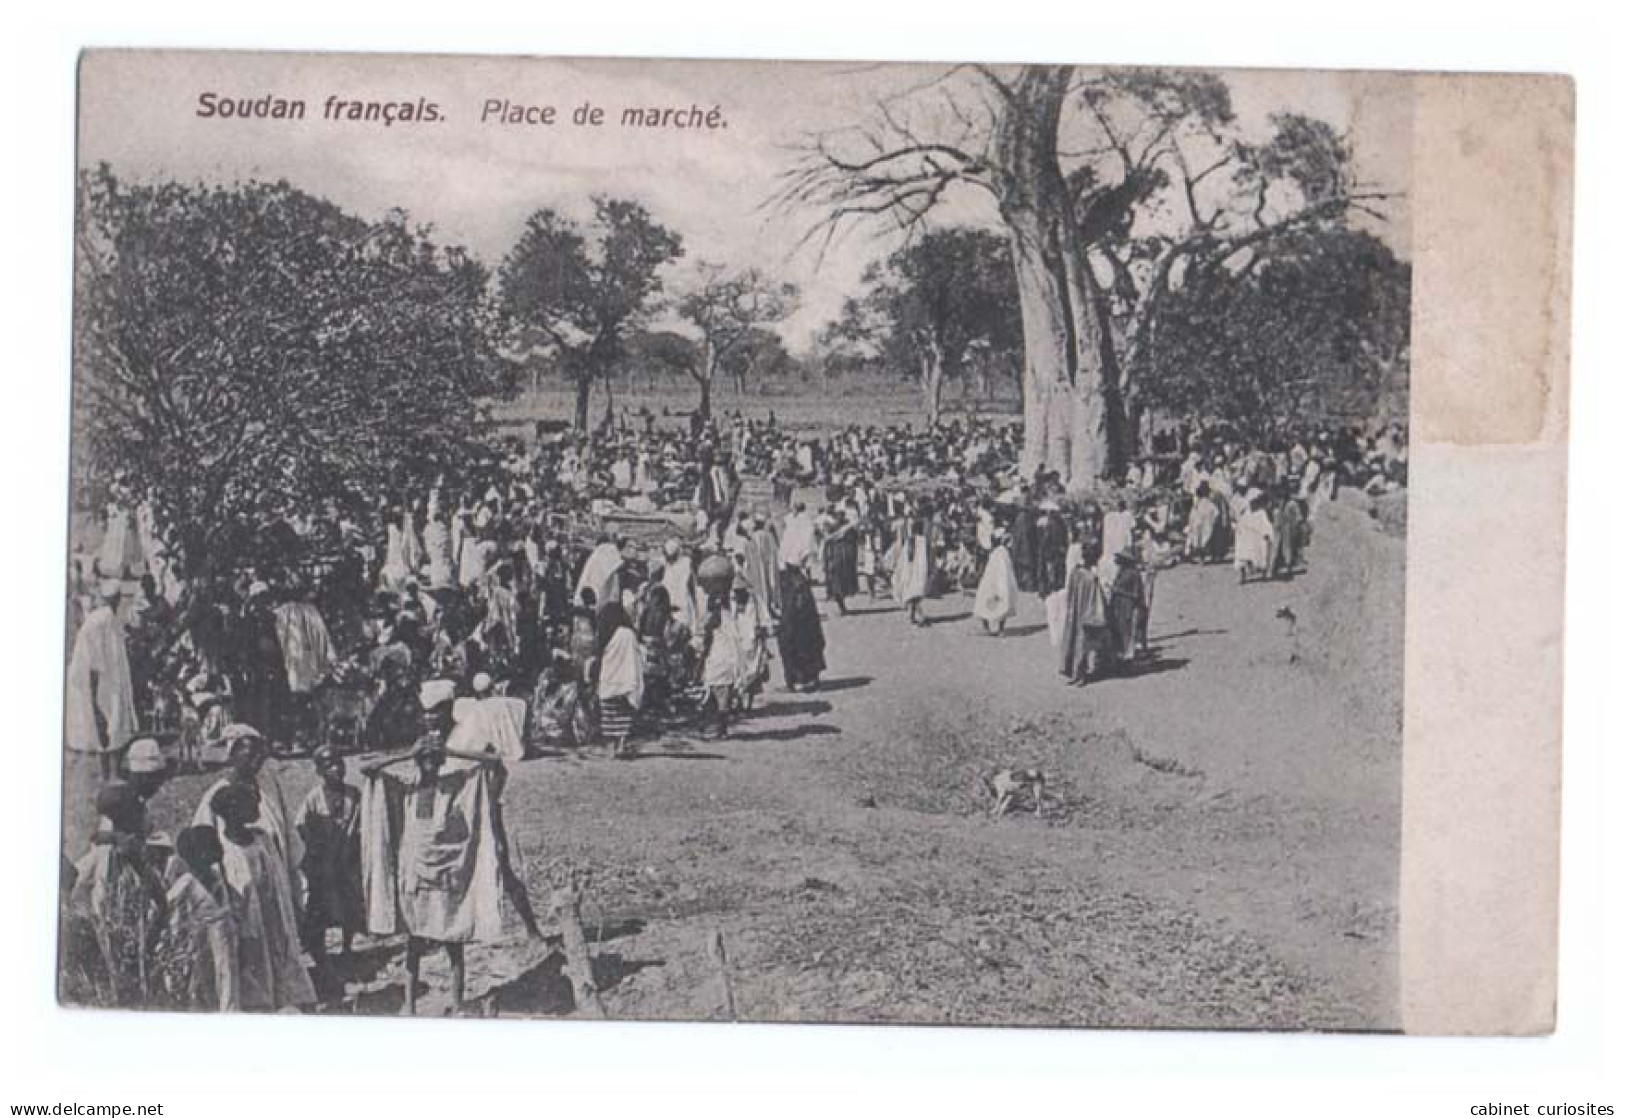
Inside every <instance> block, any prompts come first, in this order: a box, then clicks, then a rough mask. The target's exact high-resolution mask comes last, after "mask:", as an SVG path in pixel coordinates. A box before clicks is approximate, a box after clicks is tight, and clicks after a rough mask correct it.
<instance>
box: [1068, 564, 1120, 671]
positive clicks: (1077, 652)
mask: <svg viewBox="0 0 1625 1118" xmlns="http://www.w3.org/2000/svg"><path fill="white" fill-rule="evenodd" d="M1110 646H1111V632H1110V629H1109V627H1108V617H1107V612H1106V594H1105V591H1104V589H1103V588H1102V587H1101V585H1100V577H1099V576H1098V575H1097V574H1096V573H1095V570H1094V568H1093V567H1092V566H1086V565H1084V564H1078V565H1077V566H1074V567H1073V568H1072V569H1071V571H1069V572H1068V574H1067V583H1066V623H1065V625H1064V627H1063V628H1062V630H1061V664H1060V668H1061V674H1062V675H1063V676H1065V677H1066V680H1067V682H1068V683H1073V684H1082V683H1085V682H1087V681H1088V680H1089V678H1090V677H1091V676H1097V675H1098V674H1099V672H1100V665H1101V659H1102V657H1103V656H1104V655H1106V654H1107V652H1108V651H1109V649H1110Z"/></svg>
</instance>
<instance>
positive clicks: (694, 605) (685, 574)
mask: <svg viewBox="0 0 1625 1118" xmlns="http://www.w3.org/2000/svg"><path fill="white" fill-rule="evenodd" d="M660 584H661V585H662V586H664V587H665V588H666V594H667V596H668V597H669V598H670V599H671V609H672V616H674V617H675V618H676V619H677V620H678V621H680V622H682V624H683V627H684V628H686V629H687V630H688V631H689V632H691V633H692V632H693V631H694V625H695V622H696V621H698V620H699V600H698V598H697V597H696V595H695V592H694V564H693V562H692V560H690V559H689V557H688V556H687V555H679V556H678V557H677V558H675V559H673V560H672V561H671V562H670V563H668V564H666V569H665V571H664V572H663V573H662V574H661V576H660Z"/></svg>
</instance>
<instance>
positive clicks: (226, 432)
mask: <svg viewBox="0 0 1625 1118" xmlns="http://www.w3.org/2000/svg"><path fill="white" fill-rule="evenodd" d="M78 189H79V222H78V226H77V236H76V252H75V285H76V289H77V291H76V298H75V300H74V342H75V344H74V381H75V421H76V424H77V428H76V438H75V442H76V463H75V470H76V478H75V491H76V492H79V493H83V494H88V495H91V496H92V497H94V496H97V495H100V494H102V493H105V492H106V491H107V489H108V487H109V486H110V485H114V484H116V487H117V488H118V489H120V490H122V491H124V494H125V495H126V496H127V497H128V498H129V499H135V500H145V501H149V502H150V503H151V506H152V509H153V513H154V516H155V519H156V524H157V529H158V534H159V536H160V537H161V538H162V539H163V540H164V542H165V544H166V546H167V547H168V549H169V551H170V554H171V557H172V558H173V559H174V560H176V561H177V562H178V563H179V564H180V566H181V567H182V568H183V569H185V570H187V571H190V572H193V573H196V572H198V571H200V570H203V569H206V568H209V567H214V568H222V567H225V566H229V565H231V564H233V563H235V562H237V561H239V560H241V559H243V558H244V555H242V554H239V543H240V542H241V541H243V540H245V539H246V538H247V537H248V535H249V529H250V528H251V527H252V524H253V521H254V519H255V518H256V517H257V516H259V515H260V514H261V513H262V512H263V511H266V510H267V509H268V508H269V507H270V506H273V505H274V506H277V507H280V508H282V509H284V510H287V511H312V510H314V509H316V508H318V507H320V506H321V505H322V504H323V503H324V502H325V501H327V500H328V499H331V498H344V497H346V496H347V495H350V494H353V493H355V492H357V491H360V492H376V491H381V490H384V489H386V488H387V487H390V486H393V485H399V484H402V483H410V482H412V481H413V480H414V479H419V480H426V479H428V478H430V477H432V476H433V475H434V473H436V472H437V471H438V470H439V469H440V468H442V467H443V466H444V465H445V464H446V463H448V462H452V461H455V460H456V459H457V458H458V457H459V456H460V455H461V453H462V452H463V451H464V450H466V448H467V446H468V445H469V443H470V441H471V440H472V438H473V437H474V435H475V433H476V423H477V408H476V401H478V400H479V399H480V398H481V397H485V396H490V395H493V394H497V393H501V392H504V391H507V390H510V389H511V388H512V385H513V382H512V375H511V374H512V370H511V369H509V368H508V367H507V365H506V363H505V362H504V361H503V360H502V359H501V358H500V357H499V356H498V355H497V354H496V353H495V352H494V351H493V349H492V347H491V345H490V343H489V339H490V337H491V334H492V329H491V323H492V317H493V315H492V308H491V306H490V303H489V301H488V299H487V274H486V271H485V269H484V268H483V267H482V266H481V265H480V264H479V263H478V262H477V261H476V260H474V259H473V258H472V257H471V256H469V255H468V253H466V252H465V251H464V250H462V249H460V248H455V247H447V246H442V245H439V244H436V243H435V242H434V241H432V240H431V239H430V237H429V234H428V231H427V230H425V229H422V228H419V227H414V226H412V225H410V224H409V223H408V221H407V218H406V215H405V214H403V213H399V212H396V213H391V214H390V215H388V216H387V217H386V218H384V219H383V220H382V221H366V220H363V219H362V218H359V217H355V216H353V215H351V214H347V213H345V212H344V211H342V210H340V209H339V208H338V207H336V206H334V205H333V204H331V203H330V202H327V201H324V200H322V199H320V198H317V197H314V196H312V195H310V194H306V193H303V192H302V191H299V190H296V189H294V188H293V187H291V186H289V185H288V184H287V183H280V182H279V183H260V182H249V183H244V184H239V185H234V186H230V187H205V186H187V185H182V184H179V183H160V184H155V185H133V184H128V183H123V182H120V181H119V180H118V179H117V178H115V177H114V175H113V174H112V173H111V172H110V171H109V170H108V169H107V168H106V167H102V168H99V169H96V170H90V171H85V172H83V173H82V174H81V175H80V178H79V184H78Z"/></svg>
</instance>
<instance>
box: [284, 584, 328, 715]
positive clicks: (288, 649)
mask: <svg viewBox="0 0 1625 1118" xmlns="http://www.w3.org/2000/svg"><path fill="white" fill-rule="evenodd" d="M275 612H276V636H277V643H279V644H280V645H281V646H282V661H283V664H284V666H285V667H286V668H287V671H288V690H289V691H292V692H293V693H294V694H295V695H308V694H310V692H312V691H314V690H316V687H317V685H318V684H320V683H321V682H322V680H323V679H325V678H326V676H327V672H328V669H329V668H330V667H331V665H332V659H333V642H332V638H331V637H329V635H328V632H327V623H326V622H325V621H323V620H322V615H321V612H320V611H319V610H317V608H316V607H315V606H314V605H312V604H311V603H309V602H284V603H282V604H281V605H280V606H277V607H276V611H275Z"/></svg>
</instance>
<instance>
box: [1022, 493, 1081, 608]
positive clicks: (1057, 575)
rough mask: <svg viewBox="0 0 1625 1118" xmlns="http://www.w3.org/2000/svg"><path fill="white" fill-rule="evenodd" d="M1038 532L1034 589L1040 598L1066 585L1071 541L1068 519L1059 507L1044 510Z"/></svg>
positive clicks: (1038, 524) (1039, 519)
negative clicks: (1068, 548) (1068, 550)
mask: <svg viewBox="0 0 1625 1118" xmlns="http://www.w3.org/2000/svg"><path fill="white" fill-rule="evenodd" d="M1037 533H1038V570H1037V573H1036V576H1035V583H1034V587H1033V589H1034V592H1035V593H1037V594H1038V596H1039V597H1040V598H1047V597H1049V596H1050V595H1051V594H1053V593H1055V592H1056V591H1057V590H1061V589H1064V588H1065V586H1066V549H1067V544H1068V543H1069V542H1070V541H1069V540H1068V539H1067V530H1066V520H1065V519H1064V518H1063V517H1062V516H1061V512H1060V510H1059V509H1057V508H1049V509H1045V510H1043V511H1042V514H1041V515H1040V516H1039V518H1038V523H1037ZM1018 577H1019V576H1018ZM1017 585H1018V586H1019V585H1020V583H1019V582H1018V583H1017Z"/></svg>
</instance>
